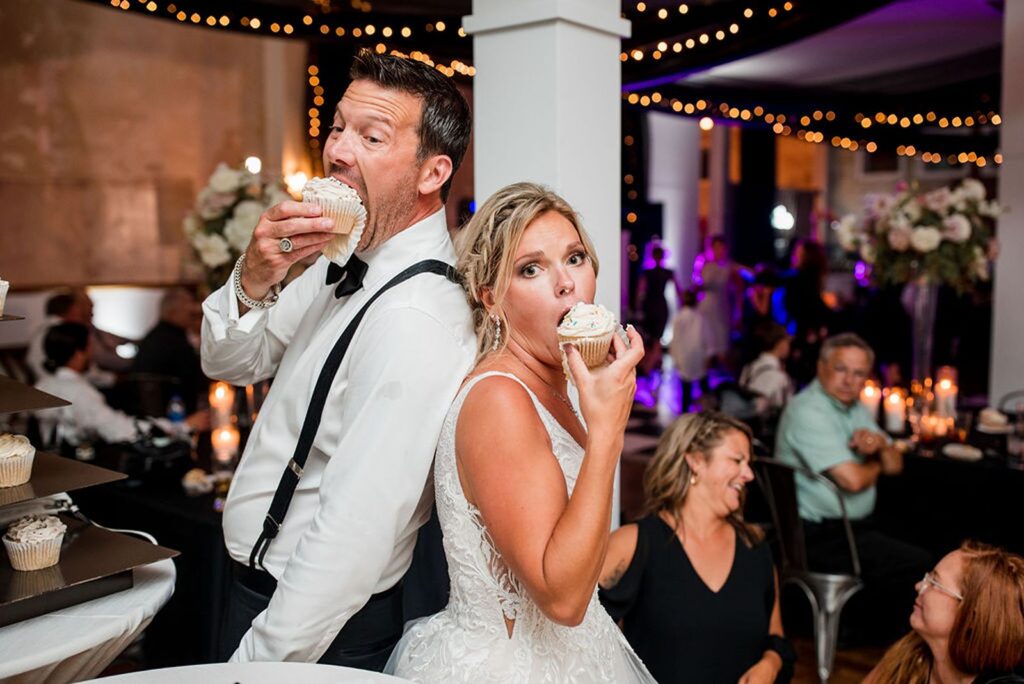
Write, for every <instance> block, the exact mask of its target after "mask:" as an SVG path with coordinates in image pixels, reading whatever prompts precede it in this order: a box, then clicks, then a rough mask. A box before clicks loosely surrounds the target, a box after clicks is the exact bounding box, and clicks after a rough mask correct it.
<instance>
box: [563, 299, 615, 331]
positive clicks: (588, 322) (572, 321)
mask: <svg viewBox="0 0 1024 684" xmlns="http://www.w3.org/2000/svg"><path fill="white" fill-rule="evenodd" d="M617 325H618V324H617V323H616V322H615V316H614V315H612V312H611V311H609V310H608V309H606V308H604V307H603V306H601V305H600V304H587V303H585V302H577V303H575V304H573V307H572V308H571V309H569V311H568V312H567V313H566V314H565V316H564V317H563V318H562V322H561V324H559V326H558V334H559V335H560V336H562V337H600V336H601V335H607V334H608V333H610V332H612V331H614V330H615V328H616V326H617Z"/></svg>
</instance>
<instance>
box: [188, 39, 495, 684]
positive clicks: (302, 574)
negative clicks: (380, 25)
mask: <svg viewBox="0 0 1024 684" xmlns="http://www.w3.org/2000/svg"><path fill="white" fill-rule="evenodd" d="M350 76H351V79H352V82H351V84H350V85H349V86H348V89H347V90H346V91H345V94H344V96H343V97H342V99H341V102H340V103H339V104H338V107H337V110H336V113H335V115H334V124H333V126H332V128H331V132H330V135H329V137H328V139H327V142H326V144H325V145H324V154H323V162H324V169H325V170H326V172H327V174H328V175H330V176H332V177H333V178H335V179H337V180H339V181H341V182H342V183H344V184H346V185H348V186H350V187H351V188H352V189H354V190H355V191H356V193H357V194H358V195H359V198H360V199H361V200H362V202H363V204H364V206H365V207H366V211H367V218H366V225H365V228H363V229H362V232H361V234H353V238H352V239H351V240H350V241H349V242H348V243H347V244H346V245H344V246H343V248H342V254H340V255H338V256H335V257H334V258H333V260H332V261H328V259H327V258H326V257H322V258H320V259H318V260H317V261H316V262H315V263H314V264H313V265H312V266H311V267H309V268H308V269H307V270H306V271H305V272H304V273H303V274H302V275H301V276H300V277H299V278H297V279H296V280H294V281H292V282H291V283H289V284H288V286H287V287H285V288H284V289H283V290H281V291H280V294H279V295H278V294H277V292H276V289H277V285H278V284H279V283H280V282H281V281H282V280H283V278H284V277H285V274H286V273H287V271H288V268H289V267H290V266H291V265H292V264H293V263H295V262H296V261H298V260H299V259H303V258H305V257H307V256H309V255H312V254H315V253H317V252H320V251H321V250H322V249H323V248H324V247H325V246H326V245H327V244H328V243H329V242H330V241H331V240H332V239H333V238H334V235H332V234H331V233H329V232H328V231H330V229H331V226H332V222H331V220H330V219H327V218H323V217H322V216H321V212H320V208H319V207H318V206H317V205H314V204H309V203H299V202H291V201H286V202H282V203H280V204H278V205H276V206H274V207H271V208H270V209H268V210H267V211H266V212H265V213H264V215H263V216H262V217H261V218H260V221H259V223H258V224H257V226H256V228H255V230H254V232H253V238H252V241H251V242H250V244H249V246H248V248H247V250H246V252H245V254H244V255H243V257H241V258H240V259H239V261H238V262H237V264H236V266H235V273H234V276H233V278H232V280H231V281H229V282H228V283H227V284H225V285H224V287H222V288H221V289H220V290H217V291H216V292H214V293H213V294H211V295H210V296H209V298H207V300H206V301H205V302H204V304H203V313H204V320H203V334H202V337H203V341H202V354H201V355H202V361H203V369H204V371H205V373H206V375H207V376H209V377H211V378H219V379H223V380H227V381H229V382H232V383H234V384H238V385H244V384H249V383H252V382H256V381H260V380H264V379H266V378H270V377H274V378H275V380H274V383H273V386H272V387H271V389H270V392H269V394H268V395H267V398H266V401H265V402H264V404H263V407H262V409H261V411H260V414H259V418H258V419H257V421H256V423H255V425H254V426H253V429H252V432H251V434H250V436H249V439H248V441H247V443H246V447H245V451H244V453H243V454H242V458H241V462H240V464H239V467H238V470H237V472H236V473H235V477H234V480H233V481H232V484H231V490H230V492H229V494H228V499H227V503H226V506H225V509H224V538H225V542H226V545H227V548H228V552H229V554H230V555H231V557H232V559H233V560H234V561H235V562H234V563H233V564H232V566H233V570H234V573H235V581H234V582H233V583H232V588H231V595H230V598H229V606H228V614H227V618H226V620H225V627H224V629H223V639H222V642H223V643H222V646H223V647H224V648H223V650H224V654H225V656H227V655H231V659H232V660H233V661H256V660H264V661H266V660H277V661H304V662H316V661H319V662H326V663H332V664H338V665H346V666H350V667H360V668H363V669H373V670H381V669H382V668H383V666H384V664H385V663H386V662H387V658H388V656H389V655H390V652H391V650H392V648H393V647H394V644H395V643H396V642H397V640H398V638H399V637H400V636H401V631H402V625H403V614H402V600H401V593H402V592H401V591H400V585H401V580H402V577H403V576H404V575H405V573H406V570H407V569H408V568H409V565H410V562H411V560H412V555H413V547H414V546H415V543H416V534H417V530H418V528H419V527H420V526H421V525H422V524H423V523H424V522H425V521H426V520H427V518H428V517H429V514H430V507H431V503H432V500H433V485H432V482H431V481H430V473H431V466H432V462H433V455H434V450H435V447H436V445H437V439H438V436H439V434H440V431H441V424H442V422H443V419H444V417H445V415H446V413H447V411H448V408H449V404H450V402H451V400H452V398H453V397H454V396H455V394H456V392H457V391H458V388H459V386H460V384H461V382H462V380H463V378H464V377H465V374H466V372H467V371H468V370H469V368H470V367H471V365H472V363H473V360H474V356H475V350H476V337H475V334H474V330H473V325H472V321H471V314H470V309H469V306H468V303H467V301H466V296H465V292H464V291H463V290H462V288H461V287H459V286H458V285H456V284H455V283H453V282H450V281H449V280H448V279H446V278H445V277H443V273H439V272H437V271H435V272H432V273H420V274H418V275H416V276H415V277H414V278H413V279H412V280H411V281H410V282H403V283H399V284H397V285H395V286H394V287H393V288H391V289H387V291H386V292H385V293H384V294H383V295H382V296H380V297H379V299H375V300H374V299H373V298H374V297H376V295H377V294H378V293H380V292H381V291H382V290H383V289H384V288H385V287H386V286H387V285H388V284H389V282H390V281H392V279H393V278H395V277H396V276H397V275H398V274H400V273H402V272H404V271H407V270H408V269H409V268H410V267H411V266H413V265H414V264H417V263H420V262H421V261H422V260H425V259H428V260H433V262H434V264H435V265H437V266H440V267H442V268H444V267H445V264H448V265H450V264H454V263H455V251H454V248H453V246H452V244H451V240H450V238H449V235H448V229H447V224H446V221H445V212H444V200H445V199H446V197H447V194H448V190H449V187H450V183H451V176H452V174H453V173H454V172H455V170H456V169H457V168H458V166H459V163H460V162H461V160H462V157H463V155H464V153H465V150H466V147H467V145H468V143H469V135H470V122H471V118H470V114H469V107H468V105H467V103H466V101H465V100H464V99H463V97H462V96H461V95H460V94H459V93H458V91H457V90H456V88H455V86H454V85H453V84H452V82H451V81H450V80H449V79H447V78H446V77H444V76H443V75H441V74H440V73H439V72H438V71H436V70H435V69H432V68H430V67H428V66H427V65H425V64H421V63H419V62H416V61H414V60H407V59H402V58H399V57H394V56H389V55H377V54H374V53H372V52H369V51H366V50H364V51H362V52H360V53H359V55H357V56H356V57H355V59H354V61H353V66H352V71H351V73H350ZM357 231H358V229H357ZM355 241H358V242H357V244H352V243H353V242H355ZM353 251H354V255H353V254H352V253H353ZM371 301H372V306H369V304H370V303H371ZM364 306H369V308H367V309H366V310H365V315H364V316H363V317H362V318H361V319H360V320H356V317H357V314H358V313H359V312H360V311H362V310H363V308H364ZM350 325H355V326H357V327H354V328H351V329H354V334H353V335H352V337H351V338H350V342H351V344H350V346H349V347H348V348H347V351H345V352H344V354H343V355H341V356H340V359H339V358H338V356H339V354H338V353H334V354H332V350H336V349H339V347H336V343H338V342H339V341H341V340H344V339H345V333H344V332H343V331H347V330H349V329H350V328H349V326H350ZM329 359H330V360H331V363H328V360H329ZM334 364H337V365H334ZM332 371H336V372H332ZM318 418H319V419H318ZM307 459H308V460H307ZM232 653H233V654H232Z"/></svg>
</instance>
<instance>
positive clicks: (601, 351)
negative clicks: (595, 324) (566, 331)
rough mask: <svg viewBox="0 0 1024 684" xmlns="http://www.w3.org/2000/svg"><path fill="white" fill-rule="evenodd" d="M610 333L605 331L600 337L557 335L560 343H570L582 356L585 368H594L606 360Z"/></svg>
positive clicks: (609, 345) (609, 346) (610, 338)
mask: <svg viewBox="0 0 1024 684" xmlns="http://www.w3.org/2000/svg"><path fill="white" fill-rule="evenodd" d="M612 334H613V333H610V332H609V333H606V334H604V335H601V336H600V337H561V336H560V337H559V338H558V339H559V341H560V342H561V343H562V344H572V345H573V346H574V347H576V350H577V351H579V353H580V356H582V357H583V361H584V363H586V364H587V368H595V367H597V366H600V365H603V364H604V363H605V361H607V360H608V350H609V349H610V348H611V344H612Z"/></svg>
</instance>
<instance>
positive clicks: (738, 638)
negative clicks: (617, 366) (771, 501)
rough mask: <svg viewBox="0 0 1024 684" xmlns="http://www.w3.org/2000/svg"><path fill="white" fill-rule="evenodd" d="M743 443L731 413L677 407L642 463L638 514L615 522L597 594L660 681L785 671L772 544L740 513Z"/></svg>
mask: <svg viewBox="0 0 1024 684" xmlns="http://www.w3.org/2000/svg"><path fill="white" fill-rule="evenodd" d="M750 442H751V434H750V429H749V428H748V427H747V426H746V425H744V424H743V423H741V422H739V421H737V420H735V419H734V418H731V417H729V416H726V415H723V414H720V413H712V412H702V413H695V414H689V415H686V416H683V417H681V418H679V419H678V420H677V421H676V422H675V423H673V424H672V425H671V426H670V427H669V428H668V430H666V431H665V434H664V435H662V437H661V441H660V442H659V443H658V448H657V452H656V453H655V455H654V459H653V460H652V461H651V463H650V465H649V466H648V468H647V471H646V473H645V474H644V497H645V500H646V509H647V516H646V517H645V518H642V519H641V520H639V521H638V522H636V523H634V524H630V525H624V526H623V527H622V528H620V529H619V530H616V531H615V532H614V533H612V536H611V540H610V541H609V544H608V554H607V556H606V558H605V562H604V566H603V568H602V570H601V580H600V586H601V601H602V603H603V604H604V606H605V608H606V609H607V610H608V612H609V613H610V614H611V616H612V617H613V618H614V619H616V620H621V621H622V622H621V624H622V628H623V632H624V633H625V635H626V638H627V639H628V640H629V643H630V644H631V645H632V646H633V649H634V650H635V651H636V653H637V655H638V656H640V658H641V659H642V660H643V661H644V664H645V665H646V666H647V668H648V669H649V670H650V672H651V674H652V675H654V678H655V679H657V680H658V681H659V682H683V681H685V682H702V683H707V684H726V683H728V684H735V683H736V682H740V684H771V683H772V682H788V681H789V679H790V678H791V677H792V663H793V661H794V660H795V654H794V652H793V649H792V647H791V646H790V645H789V643H788V642H787V641H786V640H785V638H784V637H783V632H782V617H781V615H780V612H779V597H778V579H777V577H776V576H775V571H774V568H773V566H772V558H771V552H770V550H769V548H768V546H767V544H763V543H761V542H762V537H763V535H762V533H761V531H760V529H758V528H757V527H755V526H753V525H750V524H748V523H746V522H744V521H743V517H742V510H743V498H744V490H745V488H746V485H747V483H749V482H750V481H751V480H753V479H754V474H753V472H752V471H751V470H750Z"/></svg>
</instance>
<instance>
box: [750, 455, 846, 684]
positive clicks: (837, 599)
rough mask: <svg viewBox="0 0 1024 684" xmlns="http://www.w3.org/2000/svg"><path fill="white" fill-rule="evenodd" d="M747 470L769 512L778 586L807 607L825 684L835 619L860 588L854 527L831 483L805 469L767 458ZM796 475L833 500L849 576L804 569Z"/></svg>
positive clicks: (833, 649) (832, 656)
mask: <svg viewBox="0 0 1024 684" xmlns="http://www.w3.org/2000/svg"><path fill="white" fill-rule="evenodd" d="M752 465H753V466H754V474H755V475H756V477H757V482H758V484H759V485H760V487H761V490H762V491H763V492H764V497H765V499H766V500H767V503H768V508H769V510H770V511H771V516H772V524H773V525H774V527H775V530H776V534H777V536H778V540H779V548H780V550H781V553H782V571H781V582H782V584H787V583H788V584H795V585H796V586H798V587H800V589H801V590H802V591H803V592H804V594H805V595H806V596H807V600H808V601H809V602H810V604H811V611H812V613H813V614H814V644H815V656H816V658H817V663H818V678H819V680H820V681H821V682H822V684H826V683H827V682H828V678H829V676H830V675H831V673H832V665H833V662H834V660H835V654H836V641H837V639H838V637H839V615H840V613H841V612H842V610H843V606H845V605H846V602H847V601H849V600H850V597H852V596H853V595H854V594H856V593H857V592H858V591H860V590H861V589H862V588H863V587H864V582H863V581H862V580H861V578H860V557H859V556H858V555H857V545H856V543H855V542H854V537H853V527H852V526H851V525H850V520H849V518H848V517H847V515H846V506H845V504H844V503H843V497H842V494H841V493H840V491H839V488H838V487H836V485H835V484H834V483H833V482H832V481H831V480H829V479H828V478H826V477H825V476H823V475H820V474H818V473H816V472H814V471H812V470H809V469H807V468H802V467H799V466H793V465H790V464H788V463H783V462H781V461H777V460H775V459H772V458H757V459H755V460H754V462H753V464H752ZM796 473H800V474H802V475H804V476H805V477H808V478H810V479H812V480H815V481H816V482H820V483H822V484H824V485H826V486H827V487H828V488H829V490H830V491H832V492H833V493H834V494H835V495H836V499H837V500H838V501H839V507H840V510H841V511H842V514H843V527H844V529H845V531H846V539H847V543H848V544H849V546H850V558H851V559H852V561H853V562H852V566H853V567H852V573H851V574H848V575H840V574H826V573H821V572H813V571H811V570H810V569H809V568H808V567H807V547H806V544H805V541H804V528H803V523H802V522H801V520H800V514H799V510H798V507H797V499H796V480H795V477H794V476H795V474H796Z"/></svg>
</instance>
